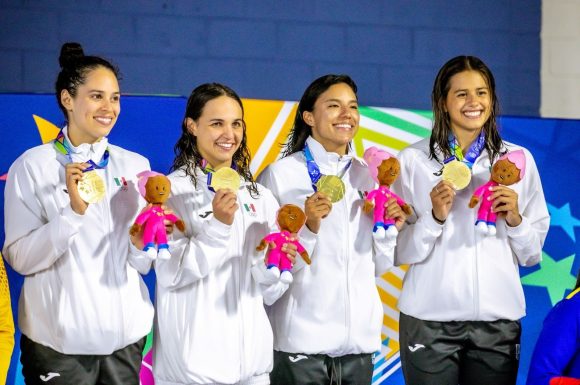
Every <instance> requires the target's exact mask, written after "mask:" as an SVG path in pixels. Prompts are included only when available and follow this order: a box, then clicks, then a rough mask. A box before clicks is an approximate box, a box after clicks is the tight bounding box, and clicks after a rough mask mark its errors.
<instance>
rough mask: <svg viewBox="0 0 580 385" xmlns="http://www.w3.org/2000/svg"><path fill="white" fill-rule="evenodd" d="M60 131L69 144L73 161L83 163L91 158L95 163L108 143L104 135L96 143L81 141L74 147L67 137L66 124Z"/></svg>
mask: <svg viewBox="0 0 580 385" xmlns="http://www.w3.org/2000/svg"><path fill="white" fill-rule="evenodd" d="M62 132H63V134H64V136H65V138H66V140H67V141H68V143H69V146H70V157H71V160H72V161H73V162H75V163H84V162H87V161H88V160H92V161H93V162H95V163H98V162H100V161H101V159H102V158H103V154H104V153H105V150H106V149H107V147H108V145H109V141H108V140H107V138H106V137H104V138H102V139H101V140H99V141H98V142H96V143H93V144H90V143H82V144H80V145H78V146H76V147H75V146H74V145H73V144H72V143H71V141H70V139H69V137H68V126H65V127H64V128H63V129H62Z"/></svg>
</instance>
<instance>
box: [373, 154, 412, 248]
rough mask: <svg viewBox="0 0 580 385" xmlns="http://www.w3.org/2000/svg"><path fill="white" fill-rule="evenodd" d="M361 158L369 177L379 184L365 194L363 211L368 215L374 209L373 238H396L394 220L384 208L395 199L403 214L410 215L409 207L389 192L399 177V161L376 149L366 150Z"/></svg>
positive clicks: (396, 232)
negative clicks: (365, 163) (364, 162)
mask: <svg viewBox="0 0 580 385" xmlns="http://www.w3.org/2000/svg"><path fill="white" fill-rule="evenodd" d="M363 157H364V159H365V161H366V162H367V164H368V167H369V171H370V173H371V177H372V178H373V179H374V180H375V182H377V183H378V184H379V187H378V188H376V189H374V190H372V191H370V192H369V193H368V194H367V196H366V199H365V203H364V206H363V211H364V212H366V213H370V212H371V210H373V208H374V212H373V219H374V223H375V225H374V227H373V237H375V238H377V239H382V238H385V237H388V238H394V237H396V236H397V234H398V231H397V228H396V227H395V220H394V218H389V217H388V216H387V213H386V207H385V204H386V203H387V201H388V200H389V199H390V198H395V199H396V200H397V204H398V205H399V206H401V208H402V209H403V211H404V212H405V214H407V215H411V207H410V206H409V205H408V204H407V203H405V201H404V200H402V199H401V198H399V197H398V196H397V195H396V194H394V193H393V192H391V190H389V186H391V184H393V182H394V181H395V180H396V179H397V177H398V176H399V172H400V165H399V161H398V160H397V158H395V157H394V156H393V155H391V154H389V153H388V152H386V151H384V150H381V149H378V148H376V147H369V148H367V150H366V151H365V153H364V155H363ZM373 202H374V203H373Z"/></svg>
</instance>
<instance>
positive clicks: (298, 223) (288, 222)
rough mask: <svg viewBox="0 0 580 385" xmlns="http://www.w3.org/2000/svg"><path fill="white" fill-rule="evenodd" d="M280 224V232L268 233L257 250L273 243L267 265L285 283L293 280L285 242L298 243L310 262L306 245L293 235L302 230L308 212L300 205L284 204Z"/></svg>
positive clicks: (300, 251)
mask: <svg viewBox="0 0 580 385" xmlns="http://www.w3.org/2000/svg"><path fill="white" fill-rule="evenodd" d="M277 218H278V226H279V227H280V230H281V231H280V232H279V233H270V234H269V235H267V236H266V237H265V238H264V239H262V241H261V242H260V244H259V245H258V247H256V250H257V251H262V250H264V249H265V248H266V245H267V244H273V245H275V247H272V248H271V249H270V251H269V252H268V255H267V257H266V265H267V267H268V271H269V272H270V274H271V275H272V276H273V277H275V278H280V281H282V282H284V283H290V282H292V280H293V278H292V273H291V270H292V262H290V259H289V258H288V256H287V255H286V253H284V252H283V251H282V245H283V244H284V243H292V244H295V245H296V249H297V251H298V253H299V254H300V256H301V257H302V259H304V262H306V263H307V264H310V258H309V257H308V253H307V252H306V250H305V249H304V247H303V246H302V245H301V244H300V242H298V240H297V239H296V238H295V237H294V236H293V235H292V234H293V233H294V234H295V233H297V232H298V231H300V229H301V228H302V226H304V223H305V222H306V214H304V211H302V209H301V208H300V207H298V206H295V205H290V204H287V205H284V206H282V207H280V209H279V210H278V215H277Z"/></svg>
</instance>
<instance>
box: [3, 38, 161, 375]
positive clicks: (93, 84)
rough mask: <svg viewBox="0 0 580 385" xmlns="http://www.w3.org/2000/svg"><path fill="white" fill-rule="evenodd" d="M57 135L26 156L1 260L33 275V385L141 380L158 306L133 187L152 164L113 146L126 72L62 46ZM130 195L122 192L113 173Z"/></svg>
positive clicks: (15, 172) (27, 363) (8, 208)
mask: <svg viewBox="0 0 580 385" xmlns="http://www.w3.org/2000/svg"><path fill="white" fill-rule="evenodd" d="M59 62H60V65H61V71H60V73H59V75H58V78H57V80H56V99H57V102H58V105H59V107H60V109H61V110H62V112H63V114H64V117H65V119H66V125H65V126H64V127H63V128H62V130H61V131H60V133H59V134H58V136H57V138H56V139H55V140H54V141H52V142H50V143H46V144H43V145H40V146H37V147H34V148H32V149H30V150H28V151H26V152H25V153H24V154H22V155H21V156H20V157H19V158H18V159H17V160H16V161H15V162H14V163H13V164H12V166H11V167H10V170H9V172H8V178H7V181H6V190H5V202H6V204H5V206H4V207H5V221H4V223H5V226H6V228H5V232H6V241H5V244H4V249H3V253H4V256H5V257H6V260H7V261H8V263H9V264H10V265H11V266H12V268H13V269H14V270H16V271H17V272H19V273H20V274H22V275H24V277H25V278H24V285H23V287H22V292H21V295H20V304H19V313H18V321H19V327H20V330H21V331H22V338H21V341H20V349H21V353H22V356H21V362H22V372H23V375H24V379H25V381H26V383H27V384H44V383H47V382H48V383H50V384H119V385H127V384H135V385H137V384H139V370H140V364H141V353H142V349H143V346H144V343H145V337H146V335H147V334H148V333H149V331H150V330H151V325H152V321H153V306H152V304H151V301H150V299H149V293H148V291H147V288H146V286H145V285H144V283H143V280H142V278H141V276H140V274H139V270H140V269H142V267H139V266H142V265H145V266H147V264H146V263H144V262H148V260H147V257H146V256H145V255H144V253H143V252H141V251H139V250H137V249H136V248H135V247H134V246H132V244H131V242H130V241H129V236H128V235H127V229H128V228H129V227H130V225H131V223H133V221H134V219H135V215H136V213H137V211H138V208H139V207H142V206H144V202H142V201H141V196H140V194H139V192H138V191H137V189H136V188H135V185H136V183H135V180H134V179H135V178H136V177H135V176H136V175H137V173H139V172H141V171H143V170H148V169H149V168H150V167H149V161H148V160H147V159H145V158H144V157H142V156H141V155H138V154H136V153H133V152H130V151H127V150H125V149H122V148H120V147H117V146H114V145H112V144H110V143H109V142H108V140H107V135H108V134H109V133H110V132H111V129H112V128H113V126H114V125H115V123H116V122H117V118H118V116H119V113H120V110H121V108H120V96H121V94H120V91H119V84H118V80H117V79H118V70H117V69H116V68H115V67H114V66H113V65H112V64H111V63H109V62H108V61H107V60H105V59H102V58H100V57H97V56H85V55H84V52H83V50H82V47H81V46H80V45H79V44H77V43H66V44H64V45H63V46H62V49H61V53H60V57H59ZM121 176H123V177H125V178H126V179H127V181H128V186H129V188H128V189H127V190H123V191H119V190H118V189H117V188H116V185H115V183H114V178H115V177H121Z"/></svg>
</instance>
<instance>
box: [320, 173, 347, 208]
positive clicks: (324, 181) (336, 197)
mask: <svg viewBox="0 0 580 385" xmlns="http://www.w3.org/2000/svg"><path fill="white" fill-rule="evenodd" d="M316 189H317V190H318V191H320V192H322V193H324V194H325V195H326V196H327V197H328V199H330V201H331V202H332V203H336V202H338V201H340V200H341V199H342V198H343V197H344V192H345V187H344V182H343V181H342V179H340V178H339V177H337V176H336V175H323V176H321V177H320V179H318V182H316Z"/></svg>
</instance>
